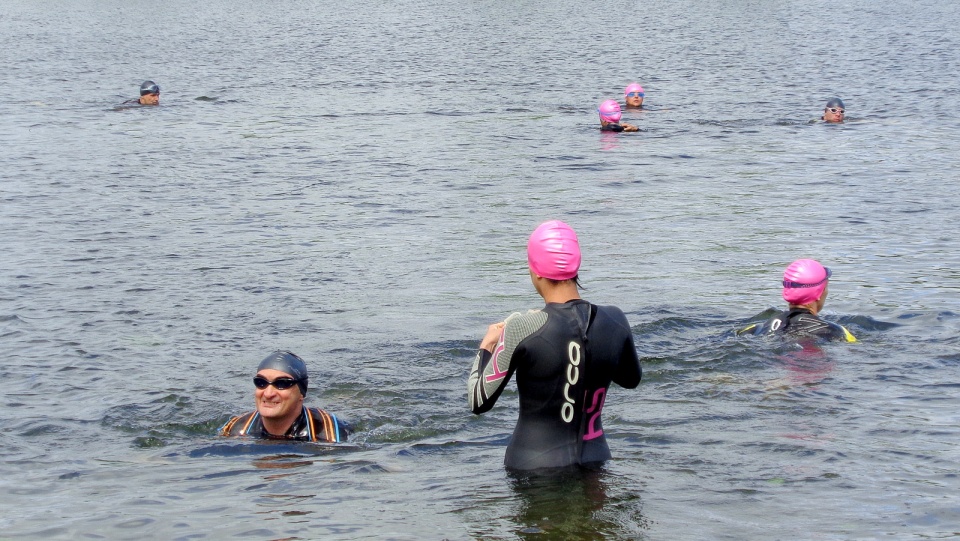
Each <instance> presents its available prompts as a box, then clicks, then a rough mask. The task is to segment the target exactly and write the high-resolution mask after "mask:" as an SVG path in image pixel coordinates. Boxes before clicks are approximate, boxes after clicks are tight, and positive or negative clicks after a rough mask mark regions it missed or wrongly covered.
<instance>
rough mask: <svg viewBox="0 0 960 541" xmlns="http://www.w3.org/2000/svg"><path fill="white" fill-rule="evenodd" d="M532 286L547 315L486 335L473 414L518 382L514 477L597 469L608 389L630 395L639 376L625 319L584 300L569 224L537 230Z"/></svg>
mask: <svg viewBox="0 0 960 541" xmlns="http://www.w3.org/2000/svg"><path fill="white" fill-rule="evenodd" d="M527 262H528V264H529V268H530V280H531V281H532V282H533V286H534V288H535V289H536V290H537V293H539V294H540V296H541V297H543V300H544V301H545V302H546V306H545V307H544V308H542V309H540V310H531V311H529V312H527V313H525V314H519V313H516V314H513V315H511V316H510V317H508V318H507V319H506V321H502V322H499V323H494V324H492V325H490V326H489V328H488V329H487V334H486V336H484V337H483V340H482V341H481V342H480V349H479V351H478V352H477V356H476V359H474V361H473V368H472V369H471V370H470V377H469V380H468V382H467V401H468V403H469V405H470V409H471V410H472V411H473V413H475V414H481V413H485V412H487V411H489V410H490V409H491V408H492V407H493V405H494V404H495V403H496V401H497V399H498V398H499V397H500V394H501V393H502V392H503V390H504V388H506V386H507V382H508V381H509V380H510V377H511V376H512V375H513V374H514V373H516V380H517V390H518V391H519V394H520V412H519V418H518V420H517V426H516V427H515V428H514V430H513V437H512V438H511V439H510V444H509V445H508V446H507V452H506V456H505V457H504V464H505V465H506V467H507V468H510V469H514V470H532V469H540V468H556V467H565V466H572V465H588V466H589V465H598V464H599V463H601V462H603V461H605V460H608V459H609V458H610V448H609V447H608V446H607V440H606V437H605V436H604V433H603V425H602V424H601V422H600V413H601V411H602V409H603V404H604V399H605V398H606V394H607V388H608V387H609V386H610V382H611V381H612V382H614V383H617V384H618V385H620V386H621V387H626V388H628V389H633V388H635V387H636V386H637V385H639V384H640V377H641V368H640V360H639V359H638V358H637V350H636V347H635V346H634V343H633V332H632V331H631V329H630V324H629V323H628V322H627V318H626V316H625V315H624V314H623V312H622V311H620V309H619V308H617V307H615V306H597V305H594V304H590V303H589V302H587V301H585V300H583V299H581V298H580V294H579V289H578V287H579V278H578V271H579V268H580V245H579V242H578V241H577V235H576V233H574V231H573V229H571V228H570V226H568V225H567V224H565V223H563V222H561V221H558V220H553V221H549V222H546V223H544V224H541V225H540V226H539V227H537V228H536V230H534V232H533V234H532V235H530V240H529V242H528V244H527Z"/></svg>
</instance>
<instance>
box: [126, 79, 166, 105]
mask: <svg viewBox="0 0 960 541" xmlns="http://www.w3.org/2000/svg"><path fill="white" fill-rule="evenodd" d="M123 104H124V105H128V104H139V105H160V85H158V84H157V83H155V82H153V81H144V82H143V84H141V85H140V97H139V98H135V99H132V100H127V101H125V102H123Z"/></svg>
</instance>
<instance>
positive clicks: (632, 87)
mask: <svg viewBox="0 0 960 541" xmlns="http://www.w3.org/2000/svg"><path fill="white" fill-rule="evenodd" d="M631 92H639V93H640V97H643V87H642V86H640V83H630V84H628V85H627V88H624V89H623V97H627V94H629V93H631Z"/></svg>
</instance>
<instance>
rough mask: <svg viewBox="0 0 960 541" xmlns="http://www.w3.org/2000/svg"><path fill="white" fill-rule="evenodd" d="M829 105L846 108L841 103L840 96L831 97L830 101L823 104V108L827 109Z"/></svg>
mask: <svg viewBox="0 0 960 541" xmlns="http://www.w3.org/2000/svg"><path fill="white" fill-rule="evenodd" d="M831 107H839V108H841V109H846V107H845V106H844V105H843V100H841V99H840V98H833V99H831V100H830V101H828V102H827V104H826V105H824V106H823V108H824V109H829V108H831Z"/></svg>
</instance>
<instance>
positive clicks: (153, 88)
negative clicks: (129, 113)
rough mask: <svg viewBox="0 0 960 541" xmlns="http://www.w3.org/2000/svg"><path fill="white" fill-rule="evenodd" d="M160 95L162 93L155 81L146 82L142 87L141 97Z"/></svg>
mask: <svg viewBox="0 0 960 541" xmlns="http://www.w3.org/2000/svg"><path fill="white" fill-rule="evenodd" d="M159 93H160V86H159V85H157V83H155V82H153V81H144V82H143V84H142V85H140V95H141V96H146V95H147V94H159Z"/></svg>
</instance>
